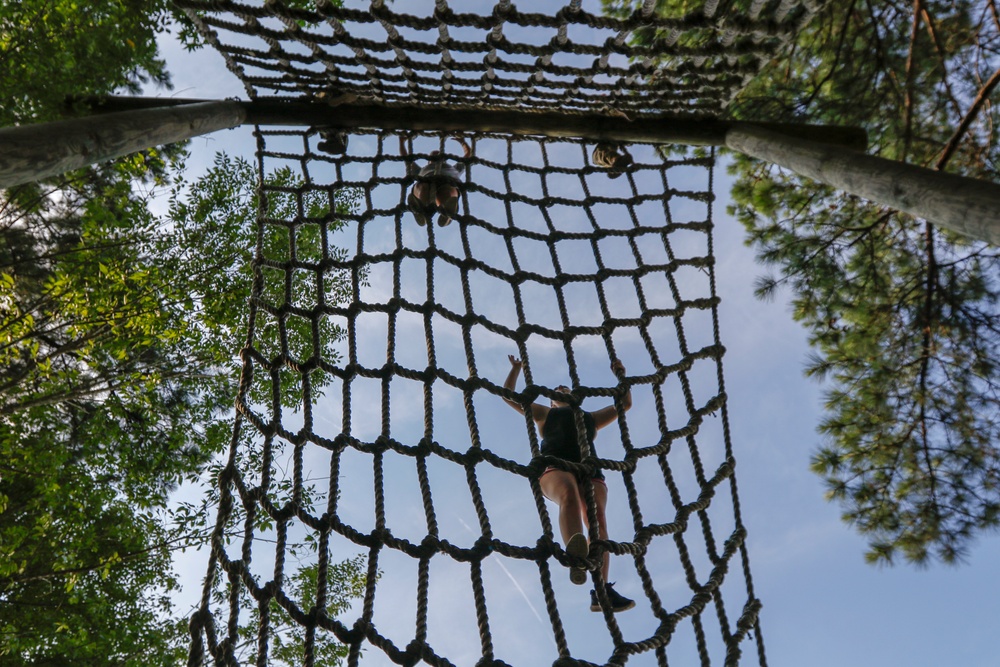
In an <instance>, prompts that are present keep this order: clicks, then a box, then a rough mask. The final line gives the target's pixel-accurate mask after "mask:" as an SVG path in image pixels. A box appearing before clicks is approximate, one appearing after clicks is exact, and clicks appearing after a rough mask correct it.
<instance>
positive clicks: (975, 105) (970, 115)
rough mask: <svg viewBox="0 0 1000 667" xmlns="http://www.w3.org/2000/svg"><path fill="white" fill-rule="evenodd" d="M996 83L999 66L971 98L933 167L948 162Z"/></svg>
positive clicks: (940, 167) (999, 80)
mask: <svg viewBox="0 0 1000 667" xmlns="http://www.w3.org/2000/svg"><path fill="white" fill-rule="evenodd" d="M997 84H1000V68H998V69H997V70H996V71H995V72H993V75H992V76H991V77H990V78H989V80H988V81H987V82H986V83H985V84H983V86H982V87H981V88H980V89H979V93H978V94H977V95H976V99H975V100H973V102H972V105H971V106H970V107H969V110H968V111H967V112H966V114H965V117H964V118H962V122H960V123H959V124H958V127H957V128H956V129H955V133H954V134H953V135H952V136H951V139H949V140H948V143H947V144H945V146H944V149H942V151H941V155H940V156H939V157H938V159H937V162H935V163H934V168H935V169H939V170H943V169H944V167H945V165H946V164H948V160H950V159H951V157H952V155H954V154H955V151H956V150H957V149H958V144H959V142H960V141H961V140H962V137H963V136H965V133H966V132H968V131H969V127H970V126H971V125H972V121H974V120H975V119H976V116H977V115H978V114H979V111H980V110H981V109H982V108H983V106H984V105H985V104H986V103H987V102H988V101H989V96H990V93H992V92H993V89H994V88H996V87H997Z"/></svg>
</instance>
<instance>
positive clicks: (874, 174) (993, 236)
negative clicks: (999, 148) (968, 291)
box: [726, 127, 1000, 245]
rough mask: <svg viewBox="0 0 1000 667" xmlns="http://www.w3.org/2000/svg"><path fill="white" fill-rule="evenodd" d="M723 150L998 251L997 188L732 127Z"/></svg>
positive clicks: (999, 194)
mask: <svg viewBox="0 0 1000 667" xmlns="http://www.w3.org/2000/svg"><path fill="white" fill-rule="evenodd" d="M726 146H728V147H729V148H732V149H733V150H736V151H739V152H740V153H743V154H745V155H749V156H751V157H755V158H758V159H760V160H764V161H765V162H770V163H772V164H776V165H779V166H781V167H785V168H786V169H790V170H791V171H794V172H795V173H796V174H799V175H801V176H807V177H808V178H811V179H813V180H816V181H820V182H821V183H826V184H827V185H831V186H833V187H835V188H837V189H839V190H843V191H844V192H848V193H850V194H854V195H858V196H859V197H864V198H865V199H868V200H871V201H874V202H878V203H879V204H882V205H884V206H888V207H889V208H894V209H896V210H899V211H904V212H906V213H909V214H910V215H913V216H915V217H917V218H921V219H923V220H927V221H929V222H932V223H934V224H936V225H940V226H941V227H945V228H947V229H951V230H953V231H955V232H958V233H960V234H964V235H965V236H968V237H970V238H973V239H978V240H980V241H986V242H987V243H992V244H993V245H1000V184H997V183H992V182H990V181H983V180H978V179H975V178H968V177H965V176H959V175H957V174H947V173H944V172H941V171H935V170H933V169H926V168H924V167H917V166H914V165H911V164H906V163H903V162H896V161H893V160H886V159H884V158H879V157H874V156H871V155H863V154H861V153H855V152H853V151H849V150H844V149H843V148H840V147H838V146H831V145H829V144H822V143H818V142H815V141H809V140H807V139H803V138H801V137H792V136H789V135H787V134H784V133H781V132H775V131H774V130H771V129H767V128H762V127H737V128H733V129H731V130H730V131H729V133H728V134H727V135H726Z"/></svg>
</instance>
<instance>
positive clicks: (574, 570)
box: [566, 533, 590, 586]
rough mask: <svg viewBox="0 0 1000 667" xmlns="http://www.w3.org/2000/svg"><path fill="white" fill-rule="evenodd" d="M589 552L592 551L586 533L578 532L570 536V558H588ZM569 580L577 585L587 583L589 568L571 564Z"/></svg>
mask: <svg viewBox="0 0 1000 667" xmlns="http://www.w3.org/2000/svg"><path fill="white" fill-rule="evenodd" d="M588 553H590V545H588V544H587V536H586V535H584V534H583V533H577V534H576V535H574V536H573V537H571V538H569V542H567V543H566V555H567V556H569V557H570V558H586V557H587V554H588ZM569 580H570V581H572V582H573V583H574V584H576V585H577V586H581V585H583V584H585V583H587V570H586V569H584V568H582V567H580V566H578V565H571V566H570V568H569Z"/></svg>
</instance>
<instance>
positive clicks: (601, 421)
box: [591, 359, 632, 429]
mask: <svg viewBox="0 0 1000 667" xmlns="http://www.w3.org/2000/svg"><path fill="white" fill-rule="evenodd" d="M611 370H612V372H614V374H615V375H617V376H622V375H625V365H624V364H622V362H621V360H620V359H615V360H614V361H612V362H611ZM631 407H632V387H629V388H628V391H626V392H625V397H624V398H623V399H622V410H623V411H628V410H629V408H631ZM591 415H593V417H594V426H595V427H596V428H598V429H602V428H604V427H605V426H607V425H608V424H610V423H611V422H613V421H615V420H616V419H618V409H617V408H616V407H615V406H614V405H609V406H608V407H606V408H601V409H600V410H595V411H594V412H592V413H591Z"/></svg>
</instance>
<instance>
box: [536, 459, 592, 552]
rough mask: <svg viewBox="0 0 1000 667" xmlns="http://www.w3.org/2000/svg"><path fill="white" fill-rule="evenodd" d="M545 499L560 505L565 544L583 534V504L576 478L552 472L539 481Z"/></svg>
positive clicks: (559, 471) (560, 525)
mask: <svg viewBox="0 0 1000 667" xmlns="http://www.w3.org/2000/svg"><path fill="white" fill-rule="evenodd" d="M538 482H539V484H540V485H541V487H542V493H544V494H545V497H546V498H548V499H549V500H551V501H552V502H554V503H555V504H557V505H559V532H560V533H561V534H562V538H563V544H565V543H567V542H569V539H570V538H571V537H573V536H574V535H576V534H577V533H582V532H583V516H582V515H581V514H580V506H581V504H582V503H583V499H582V496H581V495H580V487H579V486H578V485H577V483H576V477H575V476H573V475H571V474H570V473H568V472H566V471H564V470H551V471H549V472H548V473H546V474H544V475H542V477H541V479H540V480H538Z"/></svg>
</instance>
